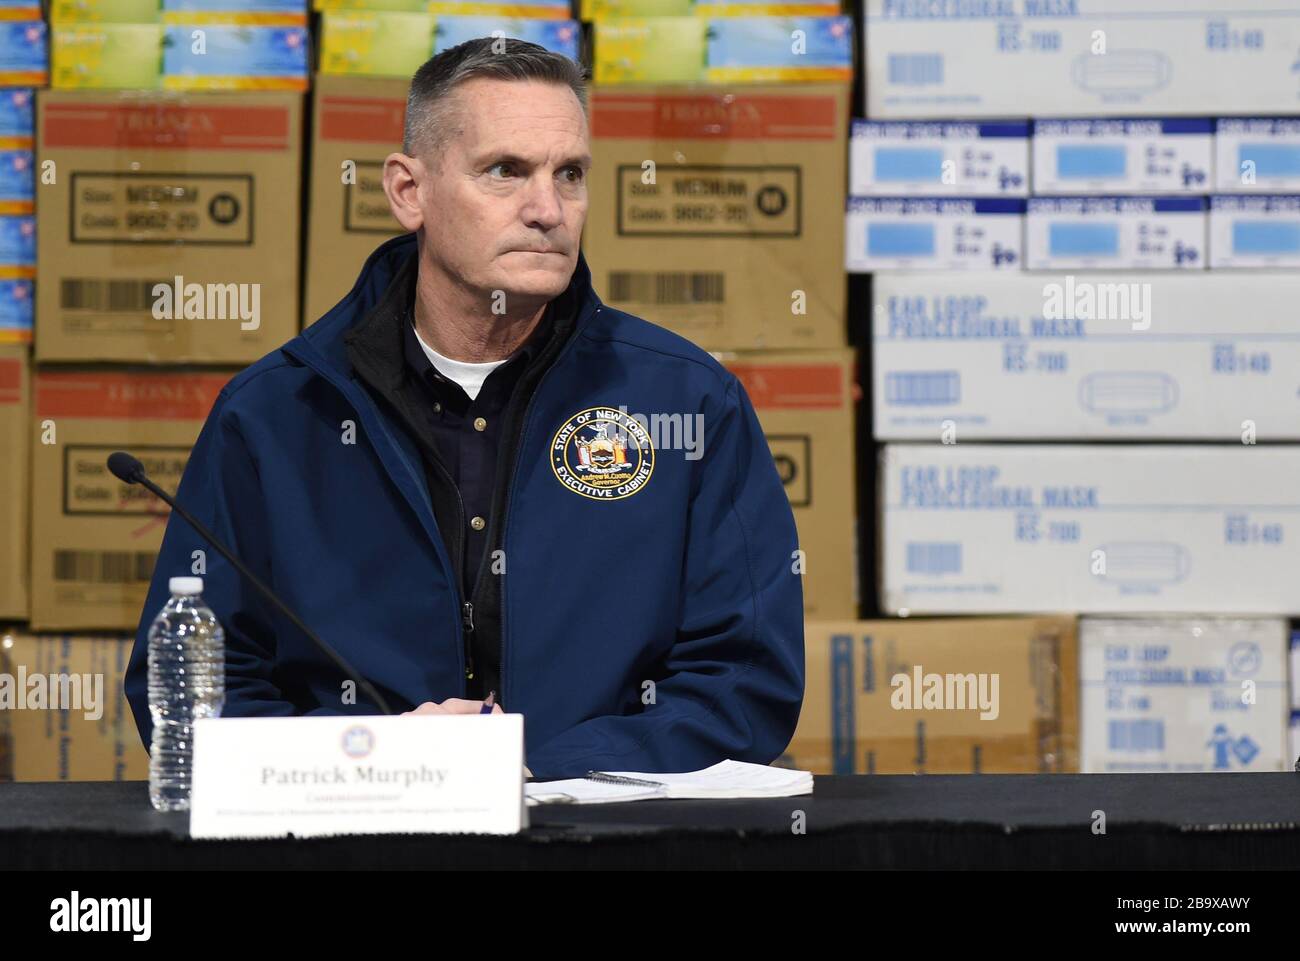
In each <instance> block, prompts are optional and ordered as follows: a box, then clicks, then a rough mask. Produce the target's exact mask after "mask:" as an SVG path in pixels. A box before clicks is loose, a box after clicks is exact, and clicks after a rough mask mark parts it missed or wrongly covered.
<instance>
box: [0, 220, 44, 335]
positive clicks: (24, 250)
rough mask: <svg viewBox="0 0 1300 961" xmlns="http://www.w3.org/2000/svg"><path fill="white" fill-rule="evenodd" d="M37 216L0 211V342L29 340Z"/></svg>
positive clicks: (32, 306)
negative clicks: (0, 212) (7, 213)
mask: <svg viewBox="0 0 1300 961" xmlns="http://www.w3.org/2000/svg"><path fill="white" fill-rule="evenodd" d="M35 277H36V218H35V217H32V216H22V215H16V216H5V215H2V214H0V343H9V344H15V343H21V344H26V343H30V342H31V339H32V313H33V310H34V305H33V301H34V299H35V298H34V297H33V296H32V294H33V288H34V287H35V281H34V278H35Z"/></svg>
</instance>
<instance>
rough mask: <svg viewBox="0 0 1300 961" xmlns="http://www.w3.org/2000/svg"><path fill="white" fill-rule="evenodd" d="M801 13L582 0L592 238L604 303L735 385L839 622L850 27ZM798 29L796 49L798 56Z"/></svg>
mask: <svg viewBox="0 0 1300 961" xmlns="http://www.w3.org/2000/svg"><path fill="white" fill-rule="evenodd" d="M773 9H774V8H773ZM800 10H801V13H802V14H803V16H799V17H780V16H764V15H763V13H764V12H765V11H764V8H763V7H762V6H761V5H757V6H756V5H751V4H747V5H746V6H745V8H744V11H743V16H739V17H733V16H728V13H729V12H730V11H728V10H727V8H726V6H725V5H721V4H711V3H681V4H678V5H676V6H675V7H674V8H673V9H668V8H667V7H665V5H663V4H655V5H653V10H651V7H650V6H649V5H646V4H639V3H636V2H634V0H624V2H617V0H616V2H601V0H593V2H590V3H587V4H584V7H583V11H582V13H583V17H584V19H587V20H589V21H591V22H592V33H593V44H594V48H593V61H594V63H593V80H594V83H593V89H592V95H591V112H590V117H591V141H592V156H593V169H592V178H593V179H592V181H591V185H590V211H589V215H588V219H587V227H586V232H585V238H584V249H585V253H586V256H587V261H588V263H589V264H590V266H591V270H592V277H593V280H594V282H595V285H596V289H597V290H598V291H599V292H600V294H601V296H602V298H603V299H604V300H605V301H606V302H607V303H609V304H610V305H611V306H614V307H617V308H620V309H623V310H627V311H628V312H630V313H633V314H637V315H639V316H642V317H645V318H647V319H648V320H651V321H653V322H655V323H657V324H660V325H662V326H664V327H667V328H668V329H670V330H673V331H675V332H677V333H679V334H682V335H683V336H685V337H686V338H688V339H690V340H692V341H694V342H695V343H696V344H698V345H700V346H702V347H704V348H705V349H707V350H710V351H712V352H714V354H715V355H716V356H717V357H718V358H719V359H720V360H721V361H722V362H723V363H724V364H725V365H726V366H727V367H728V368H729V369H731V370H732V371H733V372H734V373H735V374H736V375H737V376H738V377H739V378H740V381H741V383H742V384H743V385H744V388H745V390H746V392H747V393H748V395H749V397H750V400H751V401H752V402H753V404H754V407H755V410H756V412H757V414H758V418H759V421H760V423H761V424H762V426H763V429H764V432H765V434H766V436H767V440H768V444H769V446H770V447H771V449H772V455H773V457H774V459H775V461H776V464H777V468H778V471H779V473H780V475H781V477H782V480H783V482H784V483H785V486H786V492H787V494H788V495H789V497H790V503H791V506H792V508H793V510H794V515H795V523H796V525H797V527H798V531H799V548H800V556H799V557H798V558H796V559H792V571H799V572H801V575H802V578H803V589H804V611H805V615H806V616H807V617H809V618H826V619H837V620H843V619H850V618H853V617H856V616H857V614H858V597H857V573H856V555H857V543H856V531H855V518H854V514H855V508H854V504H855V492H856V482H855V477H854V429H853V411H854V405H855V392H856V384H855V381H856V369H855V365H854V362H853V354H852V352H851V351H850V350H849V349H848V347H847V341H846V330H847V328H846V323H845V315H844V294H845V275H844V271H843V267H842V259H843V254H842V251H841V248H840V231H839V230H838V228H837V224H838V220H839V216H840V214H839V211H840V209H841V206H842V203H843V184H844V170H845V135H846V132H847V127H848V105H849V88H848V81H849V80H850V79H851V75H852V69H851V61H852V57H851V47H850V44H851V38H852V26H851V21H850V20H849V18H847V17H841V16H838V13H839V9H838V3H829V4H821V5H818V4H807V5H802V6H801V8H800ZM801 34H802V35H803V36H805V37H807V38H808V40H807V44H808V45H807V48H806V50H805V51H802V52H795V53H793V54H792V45H791V37H792V36H798V35H801ZM669 50H671V51H672V55H671V56H669V55H665V51H669ZM707 430H708V428H707V425H706V437H707Z"/></svg>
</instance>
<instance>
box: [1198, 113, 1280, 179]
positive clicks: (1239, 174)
mask: <svg viewBox="0 0 1300 961" xmlns="http://www.w3.org/2000/svg"><path fill="white" fill-rule="evenodd" d="M1214 188H1215V189H1216V190H1220V191H1223V192H1225V193H1227V192H1233V191H1261V192H1263V193H1300V117H1220V118H1219V119H1218V120H1216V121H1215V122H1214Z"/></svg>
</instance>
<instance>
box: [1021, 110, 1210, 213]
mask: <svg viewBox="0 0 1300 961" xmlns="http://www.w3.org/2000/svg"><path fill="white" fill-rule="evenodd" d="M1033 143H1034V192H1035V193H1040V194H1098V193H1101V194H1149V193H1198V194H1202V193H1205V192H1206V190H1207V189H1208V188H1209V185H1210V183H1211V168H1212V166H1213V160H1214V121H1213V120H1210V119H1209V118H1208V117H1175V118H1165V119H1159V118H1154V117H1153V118H1151V119H1126V120H1121V119H1106V120H1101V119H1092V120H1035V121H1034V141H1033Z"/></svg>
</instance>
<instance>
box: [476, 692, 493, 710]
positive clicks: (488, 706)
mask: <svg viewBox="0 0 1300 961" xmlns="http://www.w3.org/2000/svg"><path fill="white" fill-rule="evenodd" d="M496 702H497V692H496V691H488V696H487V700H486V701H484V702H483V706H482V707H481V708H479V709H478V712H479V713H480V714H491V713H492V707H493V705H495V704H496Z"/></svg>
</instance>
